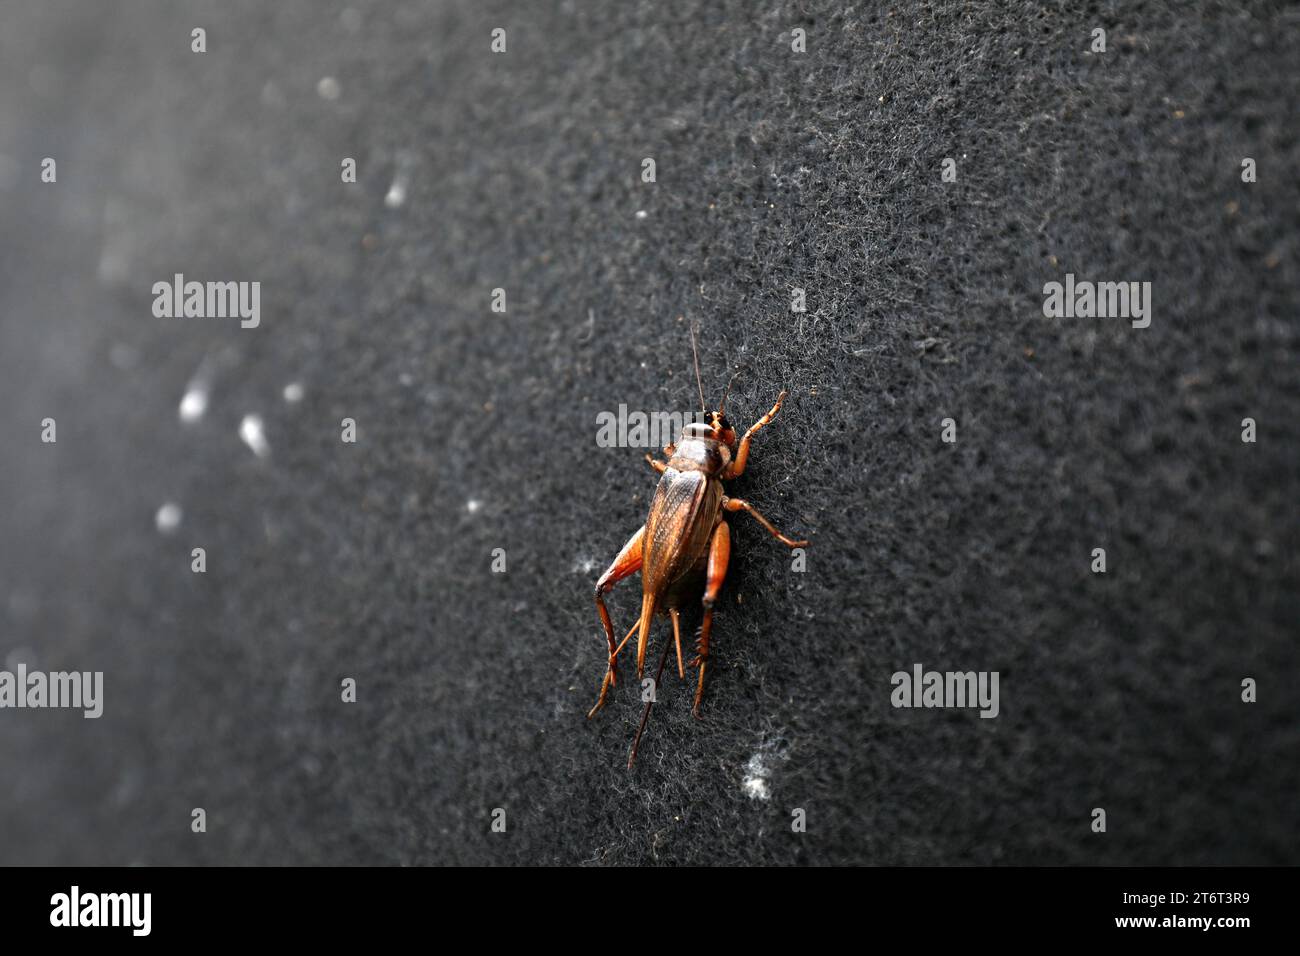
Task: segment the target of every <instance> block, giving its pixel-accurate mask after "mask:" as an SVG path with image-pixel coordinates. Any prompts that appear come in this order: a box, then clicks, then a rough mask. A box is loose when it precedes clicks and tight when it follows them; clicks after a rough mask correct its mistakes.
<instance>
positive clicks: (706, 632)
mask: <svg viewBox="0 0 1300 956" xmlns="http://www.w3.org/2000/svg"><path fill="white" fill-rule="evenodd" d="M730 562H731V528H729V527H728V526H727V522H725V521H719V522H718V526H717V528H715V529H714V531H713V537H712V538H711V539H710V541H709V570H708V577H707V582H706V584H705V587H704V602H703V603H704V618H703V620H702V621H701V622H700V636H699V638H697V640H696V644H695V658H694V660H692V661H691V665H692V666H694V667H698V668H699V669H700V679H699V683H698V684H697V685H696V687H695V704H694V706H692V707H691V714H692V715H693V716H694V717H695V718H696V719H697V720H698V719H699V717H700V702H701V701H702V700H703V699H704V672H705V670H706V669H707V668H708V664H709V636H710V634H711V632H712V630H713V605H714V603H715V602H716V601H717V600H718V592H719V591H721V590H722V582H723V581H725V580H726V578H727V565H728V564H729V563H730Z"/></svg>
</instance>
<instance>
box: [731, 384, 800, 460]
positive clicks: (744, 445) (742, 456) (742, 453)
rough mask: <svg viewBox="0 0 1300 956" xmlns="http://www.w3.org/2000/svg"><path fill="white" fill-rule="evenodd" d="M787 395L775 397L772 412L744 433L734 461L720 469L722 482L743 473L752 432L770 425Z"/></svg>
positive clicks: (784, 393) (782, 394)
mask: <svg viewBox="0 0 1300 956" xmlns="http://www.w3.org/2000/svg"><path fill="white" fill-rule="evenodd" d="M787 394H789V393H788V392H785V391H782V392H781V394H780V395H778V396H777V397H776V404H775V405H773V406H772V410H771V411H770V412H768V413H767V414H766V415H764V416H763V417H762V418H760V419H759V420H758V421H756V422H754V424H752V425H750V426H749V431H747V432H745V434H744V437H742V438H741V439H740V444H739V445H737V446H736V457H735V459H734V460H733V461H732V462H731V464H730V465H728V466H727V467H726V468H724V469H722V479H723V480H724V481H730V480H731V479H732V478H735V477H737V476H738V475H741V474H743V473H744V471H745V465H746V464H748V463H749V443H750V441H751V440H752V439H753V437H754V432H756V431H758V430H759V429H760V428H762V427H763V426H764V425H770V424H772V419H774V418H776V413H777V412H779V411H780V410H781V403H782V402H784V401H785V397H786V395H787Z"/></svg>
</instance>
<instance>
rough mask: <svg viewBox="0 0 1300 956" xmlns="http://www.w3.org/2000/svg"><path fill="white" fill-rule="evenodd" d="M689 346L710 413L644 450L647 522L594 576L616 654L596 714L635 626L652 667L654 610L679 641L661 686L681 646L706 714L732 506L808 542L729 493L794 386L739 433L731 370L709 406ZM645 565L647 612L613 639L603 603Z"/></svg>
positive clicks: (639, 656)
mask: <svg viewBox="0 0 1300 956" xmlns="http://www.w3.org/2000/svg"><path fill="white" fill-rule="evenodd" d="M691 353H692V355H693V357H694V360H695V383H696V385H697V386H698V388H699V392H700V410H701V412H703V418H704V421H695V422H690V423H688V424H686V425H685V426H683V428H682V431H681V435H680V437H679V438H678V439H677V441H676V442H675V443H674V444H670V445H668V446H666V447H665V448H664V457H665V458H667V461H659V460H658V459H656V458H654V457H653V456H651V455H646V456H645V457H646V461H647V462H649V463H650V466H651V467H652V468H654V470H655V471H656V472H658V474H659V484H658V486H657V487H656V489H655V493H654V498H653V499H652V500H651V502H650V513H649V515H648V516H647V517H646V522H645V524H643V525H642V526H641V527H640V528H639V529H637V531H636V533H635V534H633V535H632V537H631V538H629V539H628V541H627V544H625V545H623V548H622V550H621V551H619V553H618V557H616V558H615V559H614V561H613V563H612V564H610V566H609V567H608V568H607V569H606V570H605V573H604V574H602V575H601V576H600V579H599V580H598V581H597V582H596V610H597V613H598V614H599V617H600V623H601V626H602V627H603V629H604V632H605V640H606V642H607V644H608V650H609V658H608V661H607V664H606V668H605V677H604V680H603V681H602V682H601V686H600V696H599V697H597V699H596V704H595V706H594V707H592V708H591V711H590V712H589V713H588V714H587V718H588V719H591V718H592V717H594V716H595V715H596V713H597V712H598V711H599V710H600V709H601V708H602V707H604V706H605V702H606V700H607V699H608V696H609V691H610V688H611V687H615V686H617V685H618V655H619V653H620V652H621V651H622V650H623V648H624V647H625V646H626V645H627V642H628V641H629V640H631V638H632V635H633V634H636V635H637V644H636V674H637V679H638V680H640V679H641V678H642V677H643V675H644V673H645V655H646V646H647V643H648V641H649V637H650V628H651V625H652V624H653V622H654V619H655V616H656V615H663V614H667V615H668V617H669V618H670V619H671V621H672V627H673V640H672V643H668V642H665V644H664V651H663V656H662V658H661V659H660V661H659V670H658V673H657V674H656V676H655V680H654V688H655V690H656V691H657V689H658V688H659V686H660V681H661V679H662V677H663V673H664V667H665V666H666V665H667V662H668V653H669V651H670V650H672V649H673V648H674V647H675V648H676V650H677V676H678V677H679V678H680V679H682V680H685V679H686V667H687V666H690V667H694V668H696V669H697V670H698V671H699V676H698V679H697V681H696V686H695V702H694V705H693V706H692V708H691V713H692V714H693V715H694V716H695V718H696V719H699V718H700V704H701V702H702V701H703V700H704V674H705V671H706V669H707V668H708V662H709V641H710V637H711V634H712V629H713V607H714V604H715V603H716V602H717V600H718V593H719V592H720V591H721V590H722V583H723V581H724V580H725V579H726V577H727V567H728V565H729V564H730V561H731V529H730V527H729V526H728V524H727V521H726V515H727V514H735V513H736V512H741V511H743V512H746V513H747V514H749V515H750V516H751V517H752V518H754V520H756V521H757V522H758V523H759V524H760V525H762V526H763V527H764V528H765V529H766V530H767V531H768V533H770V534H771V535H772V537H774V538H776V539H777V540H778V541H780V542H781V543H782V544H784V545H785V546H786V547H788V548H803V547H807V546H808V542H807V541H795V540H793V539H791V538H788V537H786V536H785V535H784V534H782V533H781V532H780V531H778V530H777V529H776V527H775V526H773V524H772V523H771V522H770V521H768V520H767V519H766V518H764V517H763V516H762V515H761V514H760V513H759V512H758V511H757V510H756V509H755V508H754V507H753V505H751V504H750V503H749V502H748V501H745V500H743V499H741V498H732V497H730V496H728V495H727V494H726V493H725V490H724V488H723V482H725V481H731V480H732V479H734V478H738V477H739V476H740V475H742V474H743V473H744V471H745V466H746V465H747V464H748V463H749V450H750V443H751V442H752V441H753V438H754V435H755V434H756V433H757V432H758V431H759V430H760V429H762V428H764V427H766V426H767V425H770V424H771V423H772V420H773V419H774V418H776V414H777V412H779V411H780V410H781V404H782V402H784V401H785V399H786V395H787V393H786V392H785V391H784V390H783V391H782V392H781V393H780V394H779V395H777V398H776V404H774V405H773V406H772V409H771V411H769V412H768V413H767V414H766V415H764V416H763V417H762V418H760V419H759V420H758V421H756V422H755V423H754V424H753V425H751V426H750V427H749V429H748V431H746V432H745V434H744V435H743V436H742V437H741V438H740V439H739V440H737V438H736V432H735V430H734V429H733V428H732V427H731V423H730V422H728V421H727V417H726V415H725V410H726V406H727V395H728V394H730V391H731V384H732V383H734V382H735V377H734V376H733V378H732V380H731V382H729V383H728V384H727V387H726V389H725V390H724V391H723V394H722V400H721V401H720V402H719V403H718V409H717V411H713V412H710V411H707V410H706V405H705V400H704V384H703V381H702V379H701V378H700V354H699V348H698V346H697V345H696V336H695V329H694V327H692V329H691ZM638 571H640V572H641V595H642V596H641V615H640V616H639V617H638V618H637V620H636V622H635V623H634V624H633V625H632V628H631V630H629V631H628V632H627V636H626V637H624V638H623V640H622V642H621V643H618V644H615V642H614V623H613V621H612V620H611V619H610V615H609V610H608V609H607V608H606V607H605V595H606V594H608V593H609V592H610V591H611V590H612V589H613V587H614V585H616V584H618V582H619V581H622V580H623V579H624V578H628V577H631V576H632V575H633V574H636V573H637V572H638ZM696 601H699V602H700V604H701V606H702V608H703V617H702V618H701V621H700V630H699V634H698V636H697V638H696V645H695V656H694V657H693V658H692V659H691V661H690V663H689V665H686V664H684V663H683V660H682V635H681V612H682V609H683V608H687V607H690V606H691V605H692V604H693V603H694V602H696ZM654 698H655V694H654V693H652V694H650V696H649V699H648V700H647V702H646V706H645V711H644V712H643V713H642V715H641V723H640V726H639V727H638V728H637V732H636V737H635V738H634V739H633V741H632V752H631V754H630V755H629V757H628V761H627V766H628V769H629V770H630V769H631V768H632V765H633V764H634V763H635V762H636V754H637V748H638V747H639V746H640V743H641V735H642V734H643V733H644V732H645V728H646V724H647V722H648V721H649V719H650V711H651V709H652V708H653V707H654Z"/></svg>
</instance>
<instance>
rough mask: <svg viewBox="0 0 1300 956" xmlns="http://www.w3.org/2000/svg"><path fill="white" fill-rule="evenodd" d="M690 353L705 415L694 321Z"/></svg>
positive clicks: (706, 410)
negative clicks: (692, 356)
mask: <svg viewBox="0 0 1300 956" xmlns="http://www.w3.org/2000/svg"><path fill="white" fill-rule="evenodd" d="M691 354H692V355H694V356H695V384H696V385H697V386H698V387H699V389H700V411H701V412H703V413H704V414H706V415H707V414H708V411H709V410H708V409H707V408H705V407H704V383H703V382H702V381H701V380H700V350H699V349H698V348H696V346H695V323H694V322H692V323H691ZM633 756H635V753H634V754H633Z"/></svg>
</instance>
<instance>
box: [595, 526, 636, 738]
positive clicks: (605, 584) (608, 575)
mask: <svg viewBox="0 0 1300 956" xmlns="http://www.w3.org/2000/svg"><path fill="white" fill-rule="evenodd" d="M644 536H645V525H642V526H641V527H640V528H638V529H637V531H636V534H634V535H632V537H630V538H628V539H627V544H625V545H623V549H622V550H621V551H619V553H618V557H616V558H615V559H614V561H613V563H611V564H610V566H609V567H608V568H606V569H605V573H604V574H602V575H601V576H600V580H598V581H597V582H596V611H597V612H598V613H599V615H600V623H601V626H602V627H604V629H605V640H606V642H607V643H608V644H609V669H608V670H607V671H606V673H605V678H606V680H607V681H608V682H609V684H610V685H611V686H618V667H617V665H616V663H615V662H616V660H617V658H618V652H617V651H616V650H615V649H614V622H613V621H612V620H610V617H609V609H608V608H606V607H605V595H606V594H607V593H609V592H610V591H611V590H612V589H613V587H614V585H615V584H617V583H618V582H619V581H622V580H623V579H624V578H627V577H631V576H632V575H633V574H636V573H637V572H638V571H640V570H641V540H642V538H643V537H644ZM601 697H602V699H603V698H604V694H603V693H602V694H601ZM597 709H599V708H597ZM594 712H595V711H593V713H594Z"/></svg>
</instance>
